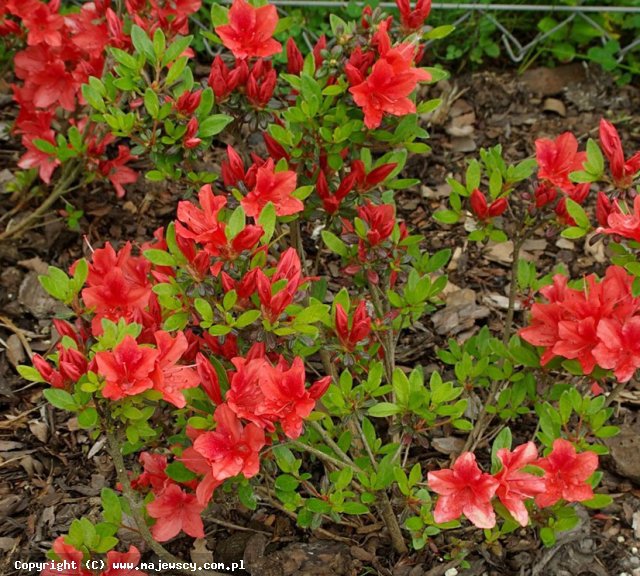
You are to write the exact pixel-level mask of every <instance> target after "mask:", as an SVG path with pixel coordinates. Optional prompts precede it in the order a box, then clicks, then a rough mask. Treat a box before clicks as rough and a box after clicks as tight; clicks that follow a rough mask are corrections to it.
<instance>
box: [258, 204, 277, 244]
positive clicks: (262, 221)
mask: <svg viewBox="0 0 640 576" xmlns="http://www.w3.org/2000/svg"><path fill="white" fill-rule="evenodd" d="M276 219H277V216H276V208H275V206H274V205H273V202H267V204H266V206H265V207H264V208H263V209H262V211H261V212H260V216H258V224H259V225H260V226H262V229H263V230H264V234H263V235H262V238H261V239H260V241H261V242H262V243H263V244H268V243H269V242H270V241H271V238H272V237H273V233H274V232H275V229H276Z"/></svg>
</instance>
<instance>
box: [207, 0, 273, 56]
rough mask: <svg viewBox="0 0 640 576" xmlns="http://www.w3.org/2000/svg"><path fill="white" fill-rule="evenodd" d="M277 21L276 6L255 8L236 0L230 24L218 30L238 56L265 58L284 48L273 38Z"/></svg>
mask: <svg viewBox="0 0 640 576" xmlns="http://www.w3.org/2000/svg"><path fill="white" fill-rule="evenodd" d="M277 24H278V13H277V11H276V7H275V6H271V5H267V6H261V7H260V8H254V7H253V6H251V4H249V3H248V2H245V1H244V0H233V4H232V5H231V9H230V10H229V24H225V25H223V26H216V29H215V30H216V34H218V36H220V38H221V39H222V43H223V44H224V45H225V46H226V47H227V48H229V50H231V52H233V55H234V56H235V57H236V58H251V57H252V56H258V57H260V58H266V57H267V56H272V55H273V54H277V53H278V52H280V50H282V44H280V42H277V41H276V40H274V39H273V38H272V36H273V33H274V32H275V29H276V26H277Z"/></svg>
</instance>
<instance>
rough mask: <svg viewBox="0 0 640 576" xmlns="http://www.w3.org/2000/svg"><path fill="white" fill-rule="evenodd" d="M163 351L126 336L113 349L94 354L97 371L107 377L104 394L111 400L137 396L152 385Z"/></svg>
mask: <svg viewBox="0 0 640 576" xmlns="http://www.w3.org/2000/svg"><path fill="white" fill-rule="evenodd" d="M159 354H160V352H159V351H158V350H154V349H152V348H144V347H141V346H139V345H138V343H137V342H136V341H135V340H134V339H133V338H132V337H131V336H125V337H124V339H123V340H122V342H120V344H118V345H117V346H116V347H115V348H114V349H113V350H112V351H111V350H108V351H102V352H98V353H97V354H96V355H95V361H96V363H97V366H98V371H99V374H100V375H101V376H104V378H105V380H106V384H105V387H104V388H103V389H102V395H103V396H104V397H105V398H109V399H110V400H120V399H122V398H124V397H125V396H135V395H136V394H140V393H142V392H144V391H145V390H149V389H151V388H153V380H152V375H153V372H154V369H155V363H156V360H157V359H158V356H159Z"/></svg>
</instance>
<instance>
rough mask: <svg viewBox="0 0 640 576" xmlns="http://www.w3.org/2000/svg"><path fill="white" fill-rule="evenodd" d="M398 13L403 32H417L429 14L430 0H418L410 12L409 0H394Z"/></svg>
mask: <svg viewBox="0 0 640 576" xmlns="http://www.w3.org/2000/svg"><path fill="white" fill-rule="evenodd" d="M396 4H397V5H398V10H399V11H400V23H401V24H402V27H403V28H404V29H405V30H409V31H411V30H419V29H420V28H422V25H423V24H424V21H425V20H426V19H427V17H428V16H429V12H431V0H418V1H417V2H416V7H415V8H414V9H413V10H411V5H410V4H409V0H396Z"/></svg>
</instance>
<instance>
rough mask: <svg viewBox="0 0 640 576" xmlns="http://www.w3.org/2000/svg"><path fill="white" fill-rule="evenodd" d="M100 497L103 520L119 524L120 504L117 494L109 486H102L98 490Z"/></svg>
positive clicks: (120, 519)
mask: <svg viewBox="0 0 640 576" xmlns="http://www.w3.org/2000/svg"><path fill="white" fill-rule="evenodd" d="M100 499H101V500H102V517H103V518H104V520H105V522H109V523H110V524H115V525H116V526H118V525H120V522H121V521H122V506H121V504H120V499H119V498H118V495H117V494H116V493H115V492H114V491H113V490H111V489H110V488H103V489H102V490H101V491H100Z"/></svg>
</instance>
